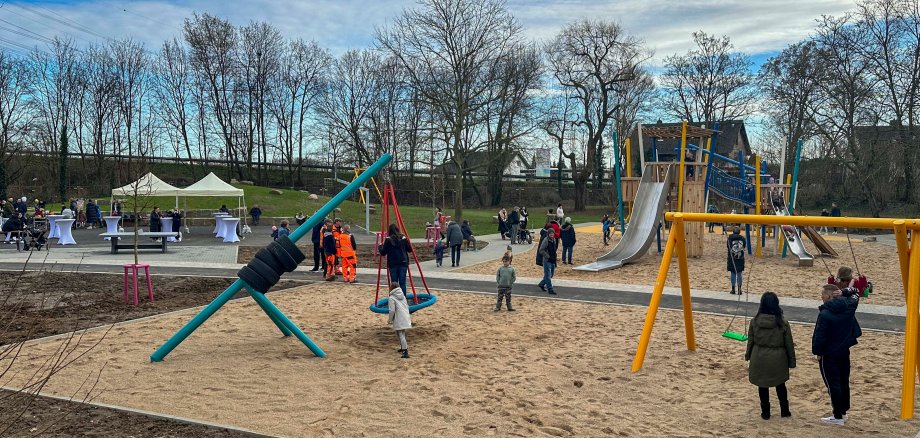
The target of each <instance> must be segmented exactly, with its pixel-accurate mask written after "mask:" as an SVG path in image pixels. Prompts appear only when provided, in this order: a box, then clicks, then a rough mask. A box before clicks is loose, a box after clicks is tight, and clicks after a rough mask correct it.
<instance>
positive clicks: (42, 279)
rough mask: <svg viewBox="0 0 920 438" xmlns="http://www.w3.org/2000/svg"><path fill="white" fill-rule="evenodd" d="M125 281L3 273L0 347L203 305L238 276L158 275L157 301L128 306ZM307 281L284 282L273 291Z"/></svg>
mask: <svg viewBox="0 0 920 438" xmlns="http://www.w3.org/2000/svg"><path fill="white" fill-rule="evenodd" d="M123 281H124V280H123V277H122V276H121V275H107V274H95V273H94V274H88V273H87V274H81V273H66V272H25V273H24V274H21V275H20V274H19V273H16V272H3V273H0V321H3V323H2V325H0V345H3V344H10V343H14V342H21V341H24V340H28V339H35V338H40V337H44V336H50V335H56V334H60V333H68V332H72V331H75V330H82V329H86V328H90V327H96V326H100V325H105V324H112V323H116V322H121V321H127V320H130V319H136V318H141V317H145V316H150V315H156V314H160V313H165V312H171V311H174V310H179V309H185V308H189V307H196V306H202V305H205V304H207V303H209V302H211V300H213V299H214V298H215V297H216V296H217V295H218V294H220V292H222V291H223V290H224V289H226V288H227V286H229V285H230V284H231V283H232V282H233V279H228V278H211V277H172V276H153V294H154V302H152V303H150V302H148V301H147V299H146V298H147V297H146V294H145V296H143V297H140V298H139V305H137V306H134V305H133V304H125V302H124V300H123V294H122V286H123ZM141 281H143V278H141ZM141 284H142V283H141ZM303 284H304V283H303V282H299V281H290V280H282V281H281V282H279V283H278V284H277V285H275V287H274V288H273V289H272V290H280V289H286V288H290V287H294V286H298V285H303ZM142 288H143V287H142ZM143 289H146V288H143ZM245 294H246V293H245V292H243V293H241V294H240V295H239V296H243V295H245ZM132 298H133V297H132Z"/></svg>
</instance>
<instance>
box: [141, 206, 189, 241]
mask: <svg viewBox="0 0 920 438" xmlns="http://www.w3.org/2000/svg"><path fill="white" fill-rule="evenodd" d="M164 217H171V218H172V227H171V229H169V230H164V229H163V221H162V220H161V219H162V218H164ZM184 217H185V212H184V211H182V210H180V209H178V208H174V209H172V210H167V211H166V212H165V213H164V212H161V211H160V207H157V206H154V207H153V210H151V211H150V217H149V218H150V231H151V232H154V233H156V232H160V231H171V232H173V233H179V234H178V235H177V236H176V240H178V241H180V242H181V241H182V219H183V218H184ZM151 239H153V240H159V238H158V237H151Z"/></svg>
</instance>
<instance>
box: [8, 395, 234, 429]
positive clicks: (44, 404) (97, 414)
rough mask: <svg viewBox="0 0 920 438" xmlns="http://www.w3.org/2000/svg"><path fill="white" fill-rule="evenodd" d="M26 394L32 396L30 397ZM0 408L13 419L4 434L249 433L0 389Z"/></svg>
mask: <svg viewBox="0 0 920 438" xmlns="http://www.w3.org/2000/svg"><path fill="white" fill-rule="evenodd" d="M27 397H31V401H29V400H28V399H27ZM8 408H9V409H8ZM0 411H3V412H4V416H6V415H7V414H9V415H12V416H13V417H12V418H11V419H16V421H15V422H13V425H12V427H11V428H10V429H9V430H7V431H6V432H4V436H17V437H19V436H22V437H25V436H36V435H43V436H98V437H104V436H158V437H180V436H195V437H243V436H251V435H248V434H244V433H240V432H236V431H232V430H228V429H221V428H217V427H210V426H205V425H200V424H189V423H183V422H179V421H175V420H168V419H164V418H156V417H150V416H147V415H143V414H135V413H131V412H124V411H118V410H115V409H108V408H102V407H98V406H93V405H87V404H83V403H77V402H70V401H64V400H57V399H53V398H47V397H32V396H29V395H25V394H16V393H13V392H9V391H2V390H0ZM5 423H6V422H4V423H0V430H2V429H3V428H5Z"/></svg>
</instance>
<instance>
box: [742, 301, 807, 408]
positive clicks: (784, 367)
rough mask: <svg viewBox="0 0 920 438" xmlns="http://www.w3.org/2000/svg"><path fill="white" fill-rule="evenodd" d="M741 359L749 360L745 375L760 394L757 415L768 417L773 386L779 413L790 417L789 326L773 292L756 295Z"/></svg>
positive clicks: (791, 355) (791, 359)
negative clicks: (756, 306) (754, 313)
mask: <svg viewBox="0 0 920 438" xmlns="http://www.w3.org/2000/svg"><path fill="white" fill-rule="evenodd" d="M744 360H749V361H751V365H750V367H749V368H748V379H749V380H750V381H751V383H753V384H754V385H756V386H757V390H758V393H759V395H760V417H761V418H763V419H764V420H769V419H770V393H769V389H770V388H771V387H776V396H777V397H778V398H779V408H780V415H781V416H783V417H791V416H792V412H790V411H789V398H788V394H787V392H786V381H787V380H789V369H791V368H795V346H794V344H793V343H792V329H791V328H790V327H789V322H788V321H786V319H785V318H783V309H781V308H780V307H779V297H777V296H776V294H775V293H773V292H766V293H764V294H763V296H761V297H760V309H759V310H758V311H757V316H755V317H754V319H752V320H751V326H750V327H749V328H748V341H747V352H745V353H744Z"/></svg>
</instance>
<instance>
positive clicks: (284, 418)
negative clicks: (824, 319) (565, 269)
mask: <svg viewBox="0 0 920 438" xmlns="http://www.w3.org/2000/svg"><path fill="white" fill-rule="evenodd" d="M269 297H270V298H271V299H272V300H273V301H275V302H276V303H277V304H278V306H279V307H280V308H281V309H282V310H283V311H285V312H286V313H287V315H288V316H290V317H291V318H292V319H293V320H294V321H295V322H297V323H298V324H299V325H300V326H301V327H304V328H306V331H307V333H308V334H310V335H311V336H312V337H313V339H314V340H315V341H316V342H317V343H318V344H319V345H320V346H322V347H323V348H324V349H325V350H326V352H327V353H328V354H329V356H328V357H327V358H326V359H316V358H314V357H312V355H311V354H310V353H309V351H308V350H307V349H306V348H305V347H304V346H303V345H302V344H299V343H298V342H297V341H296V340H295V339H293V338H287V339H285V338H282V337H280V336H279V334H278V333H277V330H276V329H275V327H274V326H273V325H272V324H271V322H270V321H269V320H268V318H266V317H265V316H264V315H263V314H261V312H260V311H259V309H258V307H257V306H256V305H255V303H254V302H253V301H252V300H249V299H244V300H239V301H234V302H231V303H230V304H228V305H227V306H225V308H223V309H221V310H220V311H219V312H218V313H217V314H216V315H215V316H214V317H213V318H212V319H211V320H210V321H208V322H207V323H206V324H205V325H204V326H202V328H201V329H199V330H198V331H197V332H195V333H194V334H192V336H191V337H189V338H188V339H187V340H186V341H185V343H183V344H182V345H180V346H179V347H178V348H177V349H176V350H175V351H174V352H173V353H172V354H171V355H170V356H168V357H167V358H166V360H165V361H164V362H162V363H155V364H152V363H150V362H149V355H150V353H151V352H152V351H153V350H154V349H155V348H156V347H157V346H158V345H160V344H161V343H162V342H163V341H164V340H165V339H167V337H169V336H170V335H171V334H172V333H174V332H175V331H176V330H177V329H178V328H179V327H180V326H181V325H182V324H184V323H185V322H186V321H188V320H189V319H190V318H191V316H192V314H193V312H186V313H181V314H169V315H161V316H156V317H153V318H152V319H148V320H144V321H140V322H134V323H130V324H127V325H123V326H118V327H116V328H114V329H113V330H112V331H111V332H110V333H109V334H108V336H107V337H106V338H105V339H104V340H103V341H102V343H101V344H100V345H99V346H98V347H97V348H96V349H95V350H93V351H92V352H90V353H89V354H87V355H86V356H85V357H83V358H81V359H79V360H77V361H76V362H74V363H73V364H72V365H71V366H70V367H68V368H66V369H65V370H63V371H61V372H60V374H58V375H57V376H55V378H54V379H52V380H51V381H50V382H49V384H48V385H47V387H46V390H47V391H49V392H52V393H55V394H59V395H68V396H69V395H77V396H79V395H80V393H81V392H84V391H85V388H86V387H88V386H89V384H91V383H92V382H93V381H94V379H95V376H96V374H97V373H99V370H100V369H101V368H102V366H103V364H105V367H104V369H103V370H102V372H101V374H99V383H98V385H97V386H96V391H97V394H96V397H95V399H96V400H97V401H100V402H104V403H111V404H117V405H123V406H129V407H133V408H140V409H146V410H151V411H155V412H162V413H167V414H173V415H180V416H184V417H191V418H196V419H201V420H207V421H213V422H219V423H227V424H233V425H237V426H242V427H246V428H249V429H252V430H255V431H258V432H262V433H268V434H276V435H282V436H324V435H326V436H333V435H339V436H443V437H454V436H469V435H472V436H481V435H495V436H527V437H532V436H572V435H577V436H610V435H614V436H720V437H721V436H765V437H766V436H782V435H784V436H797V437H806V436H828V435H829V434H834V435H835V436H838V437H847V436H853V437H856V436H866V435H867V434H871V435H873V436H913V435H914V434H915V433H917V431H918V430H920V420H916V419H915V420H911V421H906V422H905V421H900V420H898V406H899V382H900V377H899V376H900V370H901V362H900V360H899V359H898V360H894V358H899V357H900V354H899V352H900V351H901V343H902V340H903V337H902V336H901V335H897V334H885V333H877V332H866V333H865V334H864V336H863V337H862V338H861V339H860V344H859V345H858V346H856V347H855V348H854V349H853V373H852V388H853V403H852V404H853V410H852V411H851V412H850V414H851V415H850V420H849V422H848V423H847V425H846V426H845V427H843V428H839V427H835V426H833V427H832V426H825V425H823V424H821V423H820V422H819V421H818V418H819V417H820V416H822V415H826V414H827V413H828V412H829V410H830V406H829V401H828V396H827V394H826V392H825V390H824V387H823V385H822V383H821V379H820V375H819V373H818V369H817V364H816V362H815V361H814V360H813V359H812V358H811V356H810V354H809V350H810V349H809V346H810V336H811V330H812V329H811V327H809V326H801V325H796V326H794V328H793V330H794V337H795V340H796V343H797V353H798V368H796V369H795V370H793V372H792V378H791V380H790V381H789V382H788V387H789V392H790V394H791V396H790V397H791V407H792V411H793V414H794V416H793V417H792V418H789V419H786V418H778V416H777V417H774V419H771V420H769V421H763V420H761V419H760V417H759V405H758V401H757V391H756V388H754V387H753V386H752V385H750V384H749V383H748V381H747V365H746V363H745V362H744V360H743V354H744V344H743V343H739V342H735V341H731V340H727V339H725V338H722V337H720V336H719V334H720V333H721V331H722V329H723V328H724V326H725V324H726V323H727V319H726V318H724V317H718V316H708V315H696V317H695V321H696V324H697V325H696V328H697V341H698V344H699V346H698V349H697V351H696V352H688V351H686V347H685V344H684V334H683V331H682V327H683V325H682V318H681V314H680V313H679V312H673V311H666V310H663V311H662V312H660V313H659V316H658V322H657V325H656V327H655V332H654V334H653V338H652V342H651V345H650V350H649V355H648V357H647V359H646V363H645V368H644V369H643V370H642V371H641V372H639V373H631V372H630V366H631V362H632V358H633V354H634V352H635V348H636V345H637V341H638V337H639V332H640V330H641V325H642V321H643V318H644V316H645V309H644V308H633V307H618V306H611V305H598V304H584V303H574V302H564V301H558V300H556V301H551V300H545V299H534V298H520V297H519V298H515V304H516V306H517V308H518V311H517V312H514V313H509V312H500V313H495V312H492V311H491V308H492V306H493V305H494V296H493V295H476V294H464V293H449V292H440V298H441V301H439V303H438V304H437V305H435V306H433V307H431V308H428V309H425V310H424V311H421V312H419V313H416V314H415V315H414V318H413V319H414V324H415V325H416V327H415V328H414V329H412V330H411V331H410V332H409V335H408V337H409V345H410V351H411V353H412V358H411V359H409V360H402V359H399V357H398V353H396V351H395V349H396V348H397V342H396V338H395V336H394V334H393V332H392V331H390V330H389V329H388V328H387V326H386V324H385V317H384V316H382V315H376V314H372V313H371V312H370V311H368V310H367V305H368V304H369V303H370V302H371V301H372V299H373V289H372V288H370V287H366V286H365V287H362V286H357V285H345V286H343V285H325V284H324V285H315V286H306V287H303V288H299V289H294V290H292V291H290V292H278V293H274V294H270V295H269ZM100 336H101V331H95V332H91V333H89V334H87V335H86V336H84V337H83V338H82V340H81V341H80V342H81V343H82V344H84V345H88V344H91V343H93V342H95V341H96V340H97V339H98V338H99V337H100ZM59 344H60V341H54V340H52V341H43V342H39V343H36V344H33V345H30V346H29V347H28V348H27V349H26V353H25V356H24V357H23V358H21V360H20V361H19V362H18V363H16V364H15V366H14V367H13V370H14V372H13V375H14V377H13V378H12V379H11V380H10V381H4V382H0V383H2V384H4V385H14V386H15V385H16V384H17V382H19V381H21V380H22V379H23V378H24V376H25V375H27V374H29V373H30V372H31V371H32V370H34V369H35V368H36V367H39V366H40V364H42V363H44V360H45V359H46V358H47V357H48V356H49V355H51V354H52V353H53V352H54V351H55V350H56V349H57V348H58V347H59ZM5 366H6V364H5V363H3V362H2V361H0V367H5ZM81 387H82V388H84V389H80V388H81ZM775 404H776V403H774V405H775ZM774 410H775V411H777V410H778V408H777V407H776V406H774ZM774 413H776V412H774Z"/></svg>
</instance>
